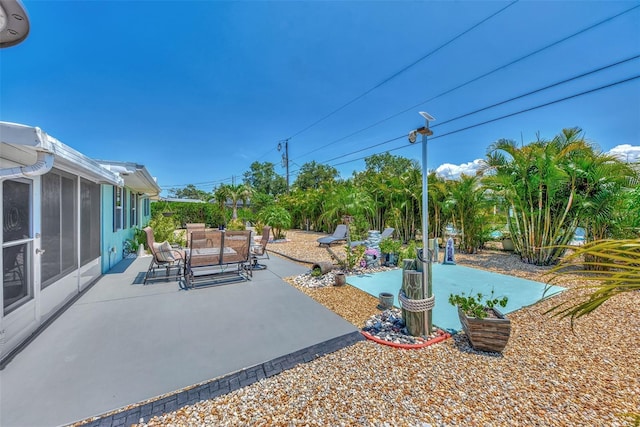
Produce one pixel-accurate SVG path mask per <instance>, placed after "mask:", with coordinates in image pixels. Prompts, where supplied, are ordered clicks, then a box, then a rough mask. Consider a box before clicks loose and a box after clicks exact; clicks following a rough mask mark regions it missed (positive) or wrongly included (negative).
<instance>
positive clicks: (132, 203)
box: [129, 191, 138, 227]
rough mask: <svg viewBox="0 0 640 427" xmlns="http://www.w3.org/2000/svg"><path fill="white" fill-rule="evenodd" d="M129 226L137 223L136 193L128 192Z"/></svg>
mask: <svg viewBox="0 0 640 427" xmlns="http://www.w3.org/2000/svg"><path fill="white" fill-rule="evenodd" d="M129 213H130V215H129V217H130V219H129V227H135V226H137V225H138V193H135V192H133V191H132V192H130V193H129Z"/></svg>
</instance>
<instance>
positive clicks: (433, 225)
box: [429, 173, 451, 238]
mask: <svg viewBox="0 0 640 427" xmlns="http://www.w3.org/2000/svg"><path fill="white" fill-rule="evenodd" d="M448 195H449V185H448V184H447V181H446V180H445V179H444V178H441V177H439V176H437V175H436V174H435V173H431V174H429V228H430V229H431V233H432V235H433V237H434V238H438V237H441V236H444V228H445V226H446V223H447V222H448V220H450V219H451V218H450V215H449V209H448V204H447V198H448Z"/></svg>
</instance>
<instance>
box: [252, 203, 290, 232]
mask: <svg viewBox="0 0 640 427" xmlns="http://www.w3.org/2000/svg"><path fill="white" fill-rule="evenodd" d="M258 217H259V218H260V221H262V222H263V223H264V224H266V225H268V226H271V228H272V230H273V237H274V239H284V238H285V237H286V234H285V232H284V231H285V230H288V229H289V228H291V215H290V214H289V211H287V210H286V209H285V208H283V207H281V206H276V205H272V206H267V207H266V208H264V209H263V210H261V211H260V214H259V215H258Z"/></svg>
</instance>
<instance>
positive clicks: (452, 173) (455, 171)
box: [436, 159, 484, 179]
mask: <svg viewBox="0 0 640 427" xmlns="http://www.w3.org/2000/svg"><path fill="white" fill-rule="evenodd" d="M483 164H484V160H482V159H475V160H474V161H472V162H469V163H463V164H461V165H452V164H451V163H444V164H442V165H440V166H438V168H437V169H436V175H438V176H439V177H442V178H446V179H458V178H460V175H461V174H465V175H469V176H474V175H475V174H476V172H477V171H478V169H480V167H481V166H482V165H483Z"/></svg>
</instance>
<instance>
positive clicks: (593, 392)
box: [141, 231, 640, 426]
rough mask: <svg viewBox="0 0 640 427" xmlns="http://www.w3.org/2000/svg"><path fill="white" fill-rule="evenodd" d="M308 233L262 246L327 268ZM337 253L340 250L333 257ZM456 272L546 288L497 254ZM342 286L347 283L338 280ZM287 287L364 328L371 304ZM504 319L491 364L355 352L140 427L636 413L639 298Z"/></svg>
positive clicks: (482, 358) (349, 291)
mask: <svg viewBox="0 0 640 427" xmlns="http://www.w3.org/2000/svg"><path fill="white" fill-rule="evenodd" d="M319 236H320V235H319V234H316V233H307V232H297V231H289V232H288V233H287V237H288V239H289V241H288V242H286V243H278V244H272V245H271V244H270V246H269V247H268V249H273V251H277V252H279V253H281V254H286V255H287V256H289V257H292V258H296V259H300V260H306V261H312V262H315V261H328V260H330V258H329V257H328V254H327V251H326V250H325V249H323V248H318V247H317V243H316V241H315V239H316V238H318V237H319ZM333 249H334V250H335V251H336V252H338V251H342V253H343V251H344V250H343V248H341V247H338V246H334V247H333ZM456 261H457V262H458V263H460V264H463V265H467V266H471V267H477V268H483V269H486V270H490V271H496V272H500V273H504V274H512V275H516V276H518V277H523V278H528V279H531V280H538V281H542V282H545V281H547V279H548V276H545V275H544V274H545V273H546V272H547V271H548V269H546V268H540V267H535V266H530V265H526V264H523V263H521V262H520V261H519V259H518V257H517V256H514V255H512V254H508V253H503V252H499V251H483V252H482V253H480V254H475V255H463V254H458V255H457V257H456ZM347 282H348V278H347ZM289 283H291V284H292V286H296V287H297V288H298V289H300V290H301V291H302V292H304V293H306V294H307V295H309V296H311V297H312V298H314V299H315V300H316V301H319V302H320V303H322V304H324V305H325V306H327V307H328V308H329V309H331V310H333V311H334V312H336V313H338V314H339V315H340V316H342V317H344V318H345V319H346V320H348V321H349V322H352V323H353V324H354V325H356V326H358V327H362V326H363V325H364V322H365V321H366V319H368V318H369V317H370V316H371V315H372V314H375V313H378V312H379V310H378V309H377V304H378V301H377V299H376V298H374V297H372V296H370V295H368V294H366V293H364V292H362V291H360V290H358V289H356V288H353V287H351V286H343V287H321V288H307V287H302V286H300V285H299V284H298V285H296V284H295V281H294V280H293V278H290V279H289ZM556 284H559V285H561V286H565V287H568V288H570V289H569V291H567V292H564V293H563V294H561V295H559V296H556V297H553V298H551V299H550V300H547V301H543V302H541V303H538V304H536V305H534V306H530V307H525V308H523V309H521V310H518V311H516V312H514V313H511V314H510V315H509V317H510V319H511V321H512V332H511V338H510V340H509V344H508V345H507V347H506V349H505V350H504V352H503V353H502V354H501V355H497V354H492V353H482V352H476V351H474V350H472V349H471V348H470V346H469V342H468V340H467V339H466V337H465V336H464V334H462V333H461V334H457V335H456V336H454V337H453V338H452V339H449V340H447V341H445V342H443V343H440V344H437V345H434V346H430V347H426V348H423V349H419V350H400V349H395V348H392V347H388V346H382V345H379V344H376V343H373V342H370V341H365V342H360V343H358V344H355V345H353V346H351V347H348V348H345V349H342V350H340V351H337V352H335V353H333V354H330V355H327V356H324V357H321V358H319V359H316V360H314V361H312V362H310V363H307V364H304V365H299V366H297V367H296V368H294V369H291V370H289V371H286V372H284V373H282V374H279V375H277V376H274V377H271V378H267V379H264V380H261V381H259V382H258V383H255V384H253V385H250V386H248V387H245V388H243V389H240V390H237V391H235V392H232V393H230V394H228V395H225V396H221V397H218V398H216V399H212V400H208V401H201V402H199V403H197V404H195V405H191V406H186V407H183V408H180V409H179V410H177V411H175V412H172V413H168V414H165V415H163V416H161V417H155V418H152V419H151V420H145V421H147V422H146V423H142V424H141V425H145V426H161V425H162V426H164V425H171V426H192V425H211V426H224V425H233V426H241V425H247V426H268V425H279V426H294V425H309V426H326V425H331V426H334V425H335V426H350V425H370V426H385V425H389V426H426V425H431V426H625V425H629V423H628V422H627V421H625V419H624V418H623V417H621V416H620V414H623V413H627V412H631V411H635V412H639V411H640V316H638V307H639V306H640V293H638V292H635V293H632V294H627V295H624V296H621V297H617V298H615V299H613V300H610V301H608V302H607V303H605V304H604V305H603V306H602V307H600V309H598V310H597V311H596V312H594V313H593V314H591V315H589V316H587V317H584V318H582V319H580V320H578V321H577V322H576V323H575V325H574V331H573V332H572V331H571V328H570V323H569V321H568V320H559V319H557V318H552V317H550V316H549V315H546V314H544V312H545V311H546V310H548V309H549V308H550V307H552V306H553V305H555V304H557V303H559V302H560V301H563V300H565V299H566V298H568V297H569V296H570V295H572V294H574V293H580V292H581V291H577V290H575V289H574V288H576V287H577V286H579V285H580V281H579V279H578V278H577V277H564V278H562V279H561V280H560V281H558V282H556Z"/></svg>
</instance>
